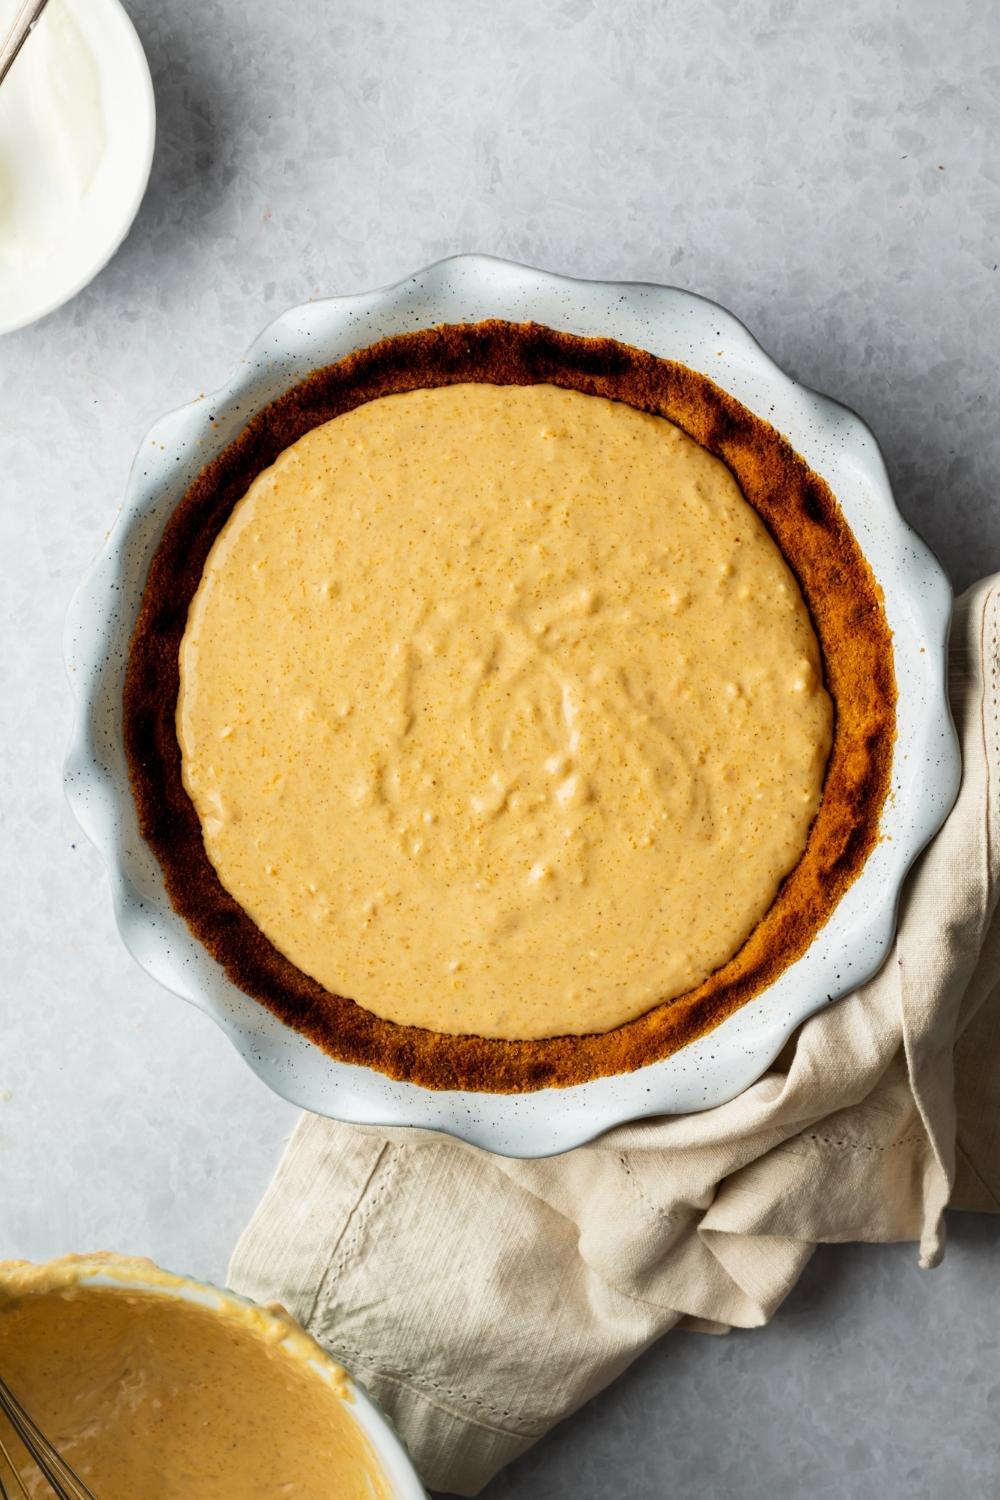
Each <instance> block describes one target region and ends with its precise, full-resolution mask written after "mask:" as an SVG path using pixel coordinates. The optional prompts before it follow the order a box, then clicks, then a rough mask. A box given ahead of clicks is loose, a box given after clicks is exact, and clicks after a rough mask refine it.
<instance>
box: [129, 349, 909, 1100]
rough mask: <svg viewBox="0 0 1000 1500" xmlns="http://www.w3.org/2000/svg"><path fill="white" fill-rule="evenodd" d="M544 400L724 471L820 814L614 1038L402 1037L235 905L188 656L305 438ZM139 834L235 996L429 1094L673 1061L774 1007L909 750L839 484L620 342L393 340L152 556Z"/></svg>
mask: <svg viewBox="0 0 1000 1500" xmlns="http://www.w3.org/2000/svg"><path fill="white" fill-rule="evenodd" d="M468 381H481V382H486V383H490V384H494V385H528V384H536V383H545V384H549V385H555V386H562V387H565V388H568V389H573V390H577V391H581V392H583V393H585V394H590V395H598V396H604V397H608V398H610V399H613V400H616V401H622V402H624V403H626V404H628V405H630V406H633V407H636V408H638V409H639V410H642V411H645V412H650V413H653V414H656V415H660V416H663V417H666V418H667V419H668V420H669V421H671V422H673V423H674V424H676V425H677V426H678V427H680V428H681V429H682V430H683V431H684V432H686V433H687V434H688V435H689V436H690V437H691V438H693V439H694V440H695V441H696V442H698V443H699V444H701V445H702V446H703V447H704V448H705V449H706V450H707V451H708V452H709V453H711V454H713V455H715V456H716V457H717V458H719V459H721V460H722V461H723V462H724V463H725V464H726V465H727V467H728V468H729V470H730V471H731V473H732V474H733V476H734V477H735V479H736V481H737V483H738V485H739V487H740V490H741V491H742V493H743V495H744V497H745V499H746V500H747V501H748V502H749V504H750V505H751V506H752V507H753V508H754V510H755V511H756V512H757V514H758V515H759V516H760V518H761V519H762V520H763V521H764V523H765V525H766V527H767V528H768V530H769V531H770V533H771V535H772V537H773V538H774V540H775V541H776V543H777V545H778V547H779V549H780V551H781V553H782V555H783V556H784V559H785V561H786V562H787V564H788V565H789V567H790V568H791V570H792V572H793V574H794V575H795V577H796V579H797V581H798V583H799V587H800V589H801V592H802V596H803V599H804V600H805V603H806V605H807V608H808V610H809V613H810V616H811V619H812V623H813V627H814V629H815V632H816V635H817V638H818V640H819V643H820V648H821V652H822V656H823V663H824V671H825V682H826V687H827V691H828V692H829V693H830V695H831V697H832V699H833V702H834V705H835V730H834V740H833V746H832V749H831V753H830V758H829V761H828V765H827V772H826V780H825V783H824V791H823V798H822V802H821V805H820V809H819V812H818V813H817V816H816V819H815V821H814V823H813V826H812V828H811V830H810V834H809V838H808V842H807V845H806V849H805V852H804V854H803V855H802V858H801V859H800V861H799V863H798V864H797V865H796V866H795V868H794V869H793V870H792V871H791V873H790V874H789V875H788V876H787V878H786V879H785V881H784V883H783V884H782V886H781V888H780V890H779V893H778V896H777V898H776V899H775V901H774V903H773V905H772V906H771V907H770V909H769V910H768V912H767V913H766V915H765V916H764V918H763V919H762V920H761V921H760V922H759V923H758V925H757V926H756V927H755V928H754V930H753V932H752V933H751V934H750V936H749V938H748V939H747V940H746V942H745V943H744V944H743V946H742V947H741V948H740V949H739V951H738V952H737V953H736V954H735V955H734V956H733V957H732V958H731V959H730V960H729V961H728V962H727V963H725V964H724V965H723V966H722V967H721V968H720V969H718V970H716V971H715V972H714V973H713V974H711V975H710V976H709V978H708V979H707V980H705V981H704V983H702V984H700V985H698V986H697V988H695V989H693V990H690V991H689V992H688V993H686V994H684V995H681V996H679V997H677V998H676V999H673V1000H670V1001H668V1002H665V1003H663V1004H660V1005H657V1006H655V1007H654V1008H653V1009H651V1010H650V1011H648V1012H647V1013H646V1014H644V1015H642V1016H640V1017H639V1018H638V1019H636V1020H633V1021H630V1022H628V1023H626V1024H625V1025H622V1026H619V1027H616V1028H615V1029H613V1030H611V1031H607V1032H603V1033H595V1034H590V1035H584V1036H559V1037H551V1038H544V1039H540V1040H532V1041H507V1040H501V1039H498V1038H484V1037H479V1036H455V1035H450V1034H447V1033H443V1032H434V1031H427V1030H423V1029H421V1028H418V1027H415V1026H403V1025H397V1024H395V1023H393V1022H391V1021H386V1020H383V1019H381V1018H379V1017H377V1016H375V1015H374V1014H373V1013H372V1012H371V1011H369V1010H366V1009H365V1008H364V1007H362V1006H360V1005H358V1004H356V1003H355V1002H354V1001H353V1000H351V999H349V998H347V997H343V996H339V995H335V994H332V993H331V992H330V991H328V990H326V989H324V988H323V987H322V986H321V985H319V984H318V983H317V982H316V981H315V980H312V979H310V978H309V977H308V976H306V975H305V974H304V973H303V972H302V971H301V970H299V969H297V968H296V967H295V966H294V965H293V964H292V963H290V962H289V960H288V959H287V958H285V957H284V956H283V955H282V954H280V953H279V952H278V951H277V949H276V948H274V946H273V945H272V944H271V943H270V942H269V940H268V939H267V938H266V937H265V935H264V934H263V933H262V932H261V931H260V929H259V928H258V927H257V926H256V925H255V924H254V922H253V921H252V920H251V919H250V917H249V916H248V915H247V914H246V913H245V912H244V911H243V910H242V908H241V907H240V906H239V905H238V904H237V903H236V901H235V900H234V899H233V898H232V897H231V896H230V895H229V894H228V892H226V891H225V889H224V888H223V886H222V885H221V883H220V881H219V879H218V876H217V875H216V872H215V870H214V869H213V867H212V865H211V864H210V862H209V860H208V857H207V855H206V853H205V848H204V843H203V837H202V829H201V824H200V822H199V819H198V816H197V814H196V812H195V810H194V807H193V805H192V803H191V801H190V799H189V798H188V795H187V793H186V791H185V789H184V786H183V781H182V776H181V756H180V749H179V746H178V743H177V736H176V730H175V723H174V720H175V711H176V705H177V694H178V686H179V683H178V665H177V658H178V650H179V646H180V641H181V639H182V637H183V633H184V629H185V625H186V620H187V609H188V605H189V603H190V601H191V599H192V598H193V596H194V593H195V591H196V589H197V587H198V584H199V582H200V580H201V577H202V572H203V568H204V564H205V560H206V557H207V555H208V552H209V550H210V548H211V546H212V543H213V542H214V540H215V538H216V537H217V536H218V534H219V532H220V530H221V529H222V527H223V525H224V524H225V522H226V520H227V519H228V517H229V515H230V513H231V512H232V509H233V507H234V505H235V504H236V503H237V502H238V501H239V500H240V499H241V498H242V496H243V495H244V494H245V493H246V491H247V489H248V488H249V486H250V484H251V483H252V482H253V480H254V479H255V478H256V476H257V475H258V474H260V473H261V471H262V470H264V469H265V468H267V467H268V466H269V465H270V464H272V463H273V462H274V461H275V459H276V458H277V457H278V455H279V454H280V453H281V452H283V451H284V450H285V449H287V448H288V447H289V446H291V444H293V443H294V442H296V441H297V440H298V439H299V438H300V437H301V436H302V435H303V434H304V433H306V432H308V431H310V430H311V429H312V428H314V427H317V426H319V425H321V424H322V423H325V422H327V421H330V420H331V419H332V418H334V417H336V416H338V415H340V414H342V413H343V412H346V411H349V410H351V409H352V408H354V407H357V406H359V405H361V404H363V403H365V402H368V401H371V400H373V399H376V398H378V397H381V396H385V395H389V394H394V393H398V392H402V391H411V390H415V389H420V388H428V387H435V386H441V385H447V384H453V383H459V382H468ZM124 730H125V746H126V752H127V758H128V763H129V771H130V776H131V781H132V788H133V793H134V796H135V799H136V803H137V807H138V812H139V822H140V828H141V831H142V833H143V836H144V837H145V838H146V840H147V842H148V843H149V844H150V845H151V847H152V849H153V850H154V852H155V854H156V856H157V859H158V861H159V863H160V865H161V867H162V869H163V872H164V877H165V881H166V886H167V890H168V893H169V896H170V899H171V901H172V903H173V905H174V907H175V909H176V910H177V911H178V912H179V913H180V915H181V916H182V917H183V918H184V919H185V921H186V922H187V924H188V926H189V927H190V929H191V930H192V932H193V933H194V934H195V936H196V937H197V938H198V939H199V940H200V941H201V942H202V943H203V944H204V946H205V947H206V948H207V949H208V950H209V951H210V952H211V953H212V954H213V956H214V957H215V958H216V959H217V960H218V961H219V962H220V963H221V964H222V965H223V967H224V968H225V970H226V972H227V974H228V975H229V977H230V979H231V980H233V981H234V982H235V983H236V984H237V985H238V986H239V987H240V988H241V989H242V990H244V991H245V992H246V993H247V994H249V995H251V996H253V997H254V998H255V999H256V1000H258V1001H259V1002H261V1003H262V1004H263V1005H265V1006H266V1007H267V1008H268V1009H269V1010H270V1011H272V1012H273V1013H274V1014H275V1015H277V1016H278V1017H279V1018H280V1019H281V1020H282V1021H283V1022H284V1023H285V1024H287V1025H289V1026H291V1027H293V1028H294V1029H295V1030H297V1031H299V1032H301V1033H303V1034H305V1035H306V1036H308V1037H309V1038H310V1039H311V1040H312V1041H314V1042H315V1043H317V1044H318V1045H319V1046H320V1047H322V1048H323V1049H324V1050H325V1051H326V1052H327V1053H329V1054H330V1055H331V1056H333V1057H336V1058H338V1059H340V1060H342V1061H345V1062H350V1063H360V1064H364V1065H366V1066H369V1067H373V1068H376V1069H378V1070H379V1071H381V1072H383V1073H385V1074H388V1075H389V1076H391V1077H395V1078H401V1079H406V1080H409V1081H411V1082H414V1083H418V1084H421V1085H423V1086H425V1087H430V1088H443V1089H466V1090H484V1091H489V1092H493V1093H503V1092H524V1091H528V1090H534V1089H538V1088H543V1087H550V1086H553V1085H556V1086H565V1085H570V1084H577V1083H581V1082H583V1081H585V1080H587V1079H591V1078H597V1077H601V1076H606V1075H610V1074H617V1073H623V1072H628V1071H631V1070H634V1069H636V1068H639V1067H643V1066H645V1065H647V1064H649V1063H651V1062H654V1061H656V1060H658V1059H661V1058H664V1057H668V1056H670V1055H671V1054H672V1053H674V1052H676V1051H677V1050H678V1049H679V1048H681V1047H683V1046H685V1045H686V1044H687V1043H689V1042H691V1041H693V1040H694V1039H695V1038H697V1037H699V1036H701V1035H703V1034H704V1033H706V1032H707V1031H709V1030H711V1029H712V1028H713V1027H714V1026H716V1025H718V1024H719V1023H720V1022H721V1021H723V1020H724V1019H725V1018H726V1017H727V1016H729V1015H731V1014H732V1013H733V1012H734V1011H735V1010H737V1009H738V1008H739V1007H740V1006H742V1005H744V1004H746V1002H747V1001H749V1000H751V999H753V998H754V997H755V996H757V995H759V994H761V992H762V991H763V990H765V989H766V988H767V987H768V986H769V985H770V984H772V983H773V982H774V980H775V979H776V978H777V976H778V975H779V974H780V973H781V972H782V971H783V970H784V969H786V968H787V967H788V966H789V965H790V964H791V963H792V962H793V961H794V960H795V959H797V958H798V957H800V956H801V954H802V953H803V952H804V951H805V950H806V948H807V947H808V946H809V944H810V943H811V941H812V939H813V937H814V936H815V934H816V933H817V932H818V931H819V929H820V928H821V927H822V926H823V924H824V923H825V922H826V920H827V919H828V917H829V916H830V914H831V912H832V911H833V909H834V907H835V906H836V904H837V902H838V901H839V899H840V897H841V896H842V895H843V893H844V891H845V890H846V889H847V887H848V886H849V885H850V884H851V882H852V881H853V880H854V879H855V878H856V877H857V875H858V874H859V873H860V871H861V869H862V868H863V866H864V863H865V861H866V859H867V857H868V855H869V854H870V852H871V850H872V849H873V848H874V846H875V843H876V842H877V839H878V829H879V822H880V816H881V812H882V806H883V803H884V801H885V797H886V795H887V792H888V788H889V779H890V770H891V760H892V746H893V740H894V734H895V681H894V675H893V665H892V645H891V637H890V633H889V628H888V625H887V622H886V618H885V613H884V608H883V602H882V595H881V590H880V589H879V586H878V584H877V583H876V581H875V579H874V577H873V575H872V572H871V569H870V568H869V566H868V564H867V562H866V560H865V558H864V556H863V554H862V552H861V550H860V548H859V546H858V544H857V542H856V540H855V538H854V536H853V534H852V532H851V531H850V528H849V527H848V525H847V523H846V521H845V520H844V517H843V515H842V514H841V511H840V508H839V506H838V504H837V502H836V500H835V498H834V496H833V494H832V493H831V491H830V489H829V487H828V485H827V484H826V483H825V481H824V480H822V479H821V478H820V477H819V476H818V475H817V474H816V473H815V472H814V471H812V470H811V469H809V467H808V466H807V465H806V464H805V462H804V461H803V460H802V459H801V458H800V457H799V456H798V455H797V454H796V453H795V452H794V451H793V450H792V448H791V447H790V446H789V444H788V443H787V442H786V440H785V439H784V438H782V437H781V435H780V434H779V433H777V432H776V431H775V430H774V428H772V427H770V426H769V425H768V424H767V423H765V422H763V421H762V420H761V419H760V418H758V417H757V416H755V415H754V414H753V413H751V412H750V411H749V410H748V409H747V408H746V407H744V406H742V405H741V404H740V403H738V402H737V401H736V400H734V399H733V398H732V397H731V396H729V395H728V394H726V393H725V392H724V391H722V390H721V389H720V388H719V387H718V386H716V385H714V384H713V382H711V381H710V380H708V379H707V378H706V377H705V376H703V375H700V374H697V373H696V372H694V371H693V370H691V369H689V368H687V367H686V366H684V365H682V364H679V363H677V362H675V361H670V360H664V359H659V358H656V357H655V356H653V355H651V354H648V353H645V352H644V351H642V350H638V349H634V348H632V347H631V346H628V345H625V344H622V343H619V342H617V341H615V340H611V339H595V338H581V337H577V336H575V335H570V334H565V333H556V332H554V331H552V330H551V329H548V328H545V327H542V326H541V325H538V324H519V323H508V322H501V321H496V320H490V321H487V322H482V323H475V324H453V325H446V326H443V327H440V328H436V329H426V330H422V331H420V332H417V333H411V334H402V335H397V336H395V337H391V338H387V339H384V340H382V341H381V342H379V343H376V344H373V345H371V346H369V347H368V348H365V349H362V350H359V351H358V352H356V353H354V354H351V355H349V356H348V357H347V358H346V359H343V360H340V361H338V362H337V363H336V364H333V365H330V366H328V367H326V368H325V369H322V370H319V371H317V372H315V373H314V374H313V375H312V376H310V377H309V378H308V379H307V380H305V381H303V382H302V383H301V384H299V385H297V386H295V387H293V388H292V389H291V390H289V391H288V392H287V393H286V394H285V395H283V396H282V397H280V398H279V399H278V400H277V401H275V402H273V403H272V404H271V405H270V406H268V407H267V408H265V409H264V410H263V411H262V412H260V413H259V414H258V415H257V416H256V417H255V418H254V419H253V420H252V421H251V422H250V423H249V424H248V426H247V427H246V428H245V429H244V431H243V432H242V433H241V434H240V436H239V437H238V438H237V439H236V440H235V441H234V442H233V443H232V444H231V445H230V446H229V447H228V448H227V449H226V450H225V451H224V452H223V453H222V454H221V455H220V456H219V457H218V458H217V459H216V460H215V461H214V462H213V463H212V464H211V465H209V467H208V468H207V469H206V470H205V471H204V472H203V473H202V474H201V476H200V477H199V478H198V479H197V481H196V482H195V484H194V485H193V486H192V487H191V488H190V489H189V490H188V492H187V494H186V495H185V496H184V498H183V499H182V501H181V502H180V504H179V505H178V506H177V508H176V510H175V511H174V513H173V515H172V517H171V519H170V521H169V522H168V525H167V528H166V530H165V532H164V535H163V537H162V539H161V541H160V543H159V546H158V547H157V549H156V552H155V554H154V556H153V559H152V562H151V565H150V568H149V573H148V576H147V581H146V587H145V592H144V595H143V600H142V605H141V609H140V613H139V617H138V621H137V624H136V629H135V632H134V635H133V638H132V643H131V647H130V653H129V662H128V670H127V676H126V685H125V717H124Z"/></svg>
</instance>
